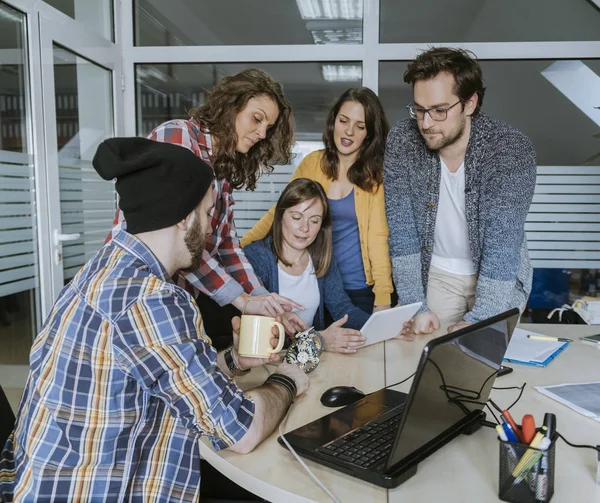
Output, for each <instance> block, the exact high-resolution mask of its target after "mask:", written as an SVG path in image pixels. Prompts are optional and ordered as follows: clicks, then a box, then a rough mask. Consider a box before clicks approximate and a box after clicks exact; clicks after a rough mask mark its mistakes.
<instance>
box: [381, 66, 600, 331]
mask: <svg viewBox="0 0 600 503" xmlns="http://www.w3.org/2000/svg"><path fill="white" fill-rule="evenodd" d="M480 63H481V67H482V69H483V76H484V79H485V85H486V87H487V90H486V94H485V98H484V102H483V108H482V111H483V112H485V113H487V114H489V115H490V116H492V117H495V118H498V119H501V120H504V121H506V122H508V123H509V124H512V125H514V126H516V127H517V128H519V129H520V130H521V131H523V132H524V133H525V134H527V136H529V138H530V139H531V140H532V142H533V144H534V147H535V149H536V153H537V164H538V177H537V185H536V192H535V195H534V198H533V203H532V205H531V209H530V213H529V216H528V219H527V223H526V225H525V230H526V232H527V238H528V245H529V251H530V256H531V260H532V264H533V266H534V268H535V274H534V286H533V291H532V295H531V299H530V304H531V305H532V307H534V308H535V309H542V310H543V309H547V310H548V311H549V310H550V309H551V308H553V307H560V306H561V305H562V304H563V303H565V302H572V301H573V300H575V299H576V298H580V297H581V296H582V295H591V296H596V295H598V292H599V291H600V288H599V286H600V285H599V283H600V274H598V273H597V271H596V269H600V223H599V222H600V129H599V126H600V110H598V109H597V108H595V107H597V106H598V100H597V98H598V96H599V95H600V60H597V59H596V60H561V61H552V60H537V61H535V60H528V61H481V62H480ZM406 65H407V62H396V61H394V62H382V63H380V66H379V85H380V87H379V96H380V98H381V101H382V103H383V106H384V108H385V110H386V112H387V114H388V119H389V120H390V122H391V123H392V124H393V123H395V122H396V121H398V120H401V119H405V118H408V113H407V111H406V105H407V104H408V103H410V101H411V99H412V89H411V87H410V86H409V85H407V84H404V82H403V79H402V78H403V74H404V71H405V70H406ZM542 320H543V317H539V318H538V319H535V320H534V321H542Z"/></svg>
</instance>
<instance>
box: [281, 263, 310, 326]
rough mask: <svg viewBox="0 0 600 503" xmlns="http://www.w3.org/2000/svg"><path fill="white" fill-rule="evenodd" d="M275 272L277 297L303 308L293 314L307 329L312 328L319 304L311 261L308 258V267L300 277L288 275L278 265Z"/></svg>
mask: <svg viewBox="0 0 600 503" xmlns="http://www.w3.org/2000/svg"><path fill="white" fill-rule="evenodd" d="M277 271H278V273H279V295H283V296H284V297H287V298H289V299H292V300H293V301H294V302H297V303H298V304H300V305H302V306H304V311H297V310H296V309H294V311H293V312H294V313H297V314H298V316H300V318H302V321H304V323H306V324H307V325H308V326H309V327H312V326H313V320H314V318H315V314H316V313H317V309H318V308H319V304H320V303H321V294H320V293H319V284H318V283H317V276H316V275H315V269H314V267H313V263H312V260H311V259H310V257H309V258H308V265H307V266H306V269H304V272H303V273H302V274H301V275H300V276H292V275H291V274H288V273H287V272H285V271H283V270H282V269H281V267H280V266H279V265H277Z"/></svg>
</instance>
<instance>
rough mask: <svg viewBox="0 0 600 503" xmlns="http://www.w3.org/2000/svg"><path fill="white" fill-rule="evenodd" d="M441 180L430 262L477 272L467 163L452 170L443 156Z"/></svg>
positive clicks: (451, 269) (447, 268) (457, 271)
mask: <svg viewBox="0 0 600 503" xmlns="http://www.w3.org/2000/svg"><path fill="white" fill-rule="evenodd" d="M440 163H441V170H442V175H441V180H440V198H439V201H438V208H437V217H436V219H435V233H434V241H433V256H432V257H431V265H433V266H435V267H437V268H439V269H442V270H444V271H448V272H451V273H454V274H463V275H470V274H475V267H474V266H473V258H472V257H471V248H470V246H469V232H468V229H467V217H466V215H465V163H464V162H463V163H462V164H461V165H460V167H459V168H458V170H457V171H456V173H450V171H449V170H448V166H446V164H444V161H443V160H442V159H441V158H440Z"/></svg>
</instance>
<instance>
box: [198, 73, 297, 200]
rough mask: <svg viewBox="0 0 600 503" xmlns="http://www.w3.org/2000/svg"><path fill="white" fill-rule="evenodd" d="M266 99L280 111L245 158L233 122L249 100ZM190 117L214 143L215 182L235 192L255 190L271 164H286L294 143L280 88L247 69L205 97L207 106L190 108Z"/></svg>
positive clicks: (289, 109)
mask: <svg viewBox="0 0 600 503" xmlns="http://www.w3.org/2000/svg"><path fill="white" fill-rule="evenodd" d="M258 96H268V97H269V98H271V99H272V100H273V102H274V103H275V104H276V105H277V107H278V108H279V117H278V118H277V120H276V121H275V124H273V127H271V128H269V129H268V130H267V136H266V138H265V139H264V140H262V141H260V142H258V143H257V144H256V145H254V146H253V147H252V148H251V149H250V150H249V151H248V153H247V154H242V153H240V152H238V151H237V150H236V146H237V143H238V138H237V134H236V132H235V119H236V117H237V115H238V113H240V112H241V111H242V110H243V109H244V108H245V107H246V105H247V103H248V101H249V100H250V99H251V98H255V97H258ZM189 113H190V116H191V117H192V118H193V119H195V120H196V121H197V122H198V123H200V126H201V127H202V128H203V129H204V130H206V131H209V132H210V134H211V135H212V136H214V137H215V138H216V139H217V146H216V148H215V149H214V150H213V155H212V158H211V160H212V162H213V166H214V169H215V176H216V177H217V179H223V178H224V179H226V180H227V181H228V182H229V183H230V184H231V186H232V187H233V188H234V189H241V188H242V187H244V186H245V187H246V190H254V189H255V188H256V182H257V180H258V177H259V176H260V175H261V174H263V173H270V172H271V171H273V165H274V164H289V163H290V160H291V156H292V146H293V143H294V118H293V115H292V107H291V106H290V104H289V102H288V101H287V100H286V99H285V97H284V95H283V90H282V88H281V85H280V84H279V83H277V82H275V80H273V78H271V77H270V76H269V75H268V74H267V73H265V72H263V71H262V70H258V69H256V68H249V69H247V70H244V71H242V72H240V73H238V74H236V75H233V76H230V77H224V78H223V79H222V80H221V81H220V82H219V83H218V84H217V85H216V86H214V87H213V88H212V90H211V91H210V92H209V94H208V98H207V100H206V103H204V104H203V105H201V106H199V107H196V108H192V109H191V110H190V111H189Z"/></svg>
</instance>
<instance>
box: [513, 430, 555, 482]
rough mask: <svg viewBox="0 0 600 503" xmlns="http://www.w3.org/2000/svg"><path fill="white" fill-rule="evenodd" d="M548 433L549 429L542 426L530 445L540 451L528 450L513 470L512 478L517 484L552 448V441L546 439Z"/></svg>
mask: <svg viewBox="0 0 600 503" xmlns="http://www.w3.org/2000/svg"><path fill="white" fill-rule="evenodd" d="M546 432H547V428H546V427H545V426H542V428H541V430H540V431H538V432H537V433H536V435H535V437H534V439H533V441H532V442H531V444H529V447H532V448H533V449H538V450H533V449H527V452H525V454H523V456H522V457H521V460H520V461H519V464H518V465H517V466H516V468H515V469H514V470H513V472H512V476H513V477H514V478H515V484H518V483H519V482H521V480H523V478H524V477H525V475H526V474H527V471H528V470H529V469H530V468H531V467H532V466H533V465H535V464H536V463H537V462H538V461H539V459H540V458H541V457H542V454H543V452H542V451H545V450H546V449H548V447H550V444H551V441H550V439H549V438H548V437H546Z"/></svg>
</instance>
